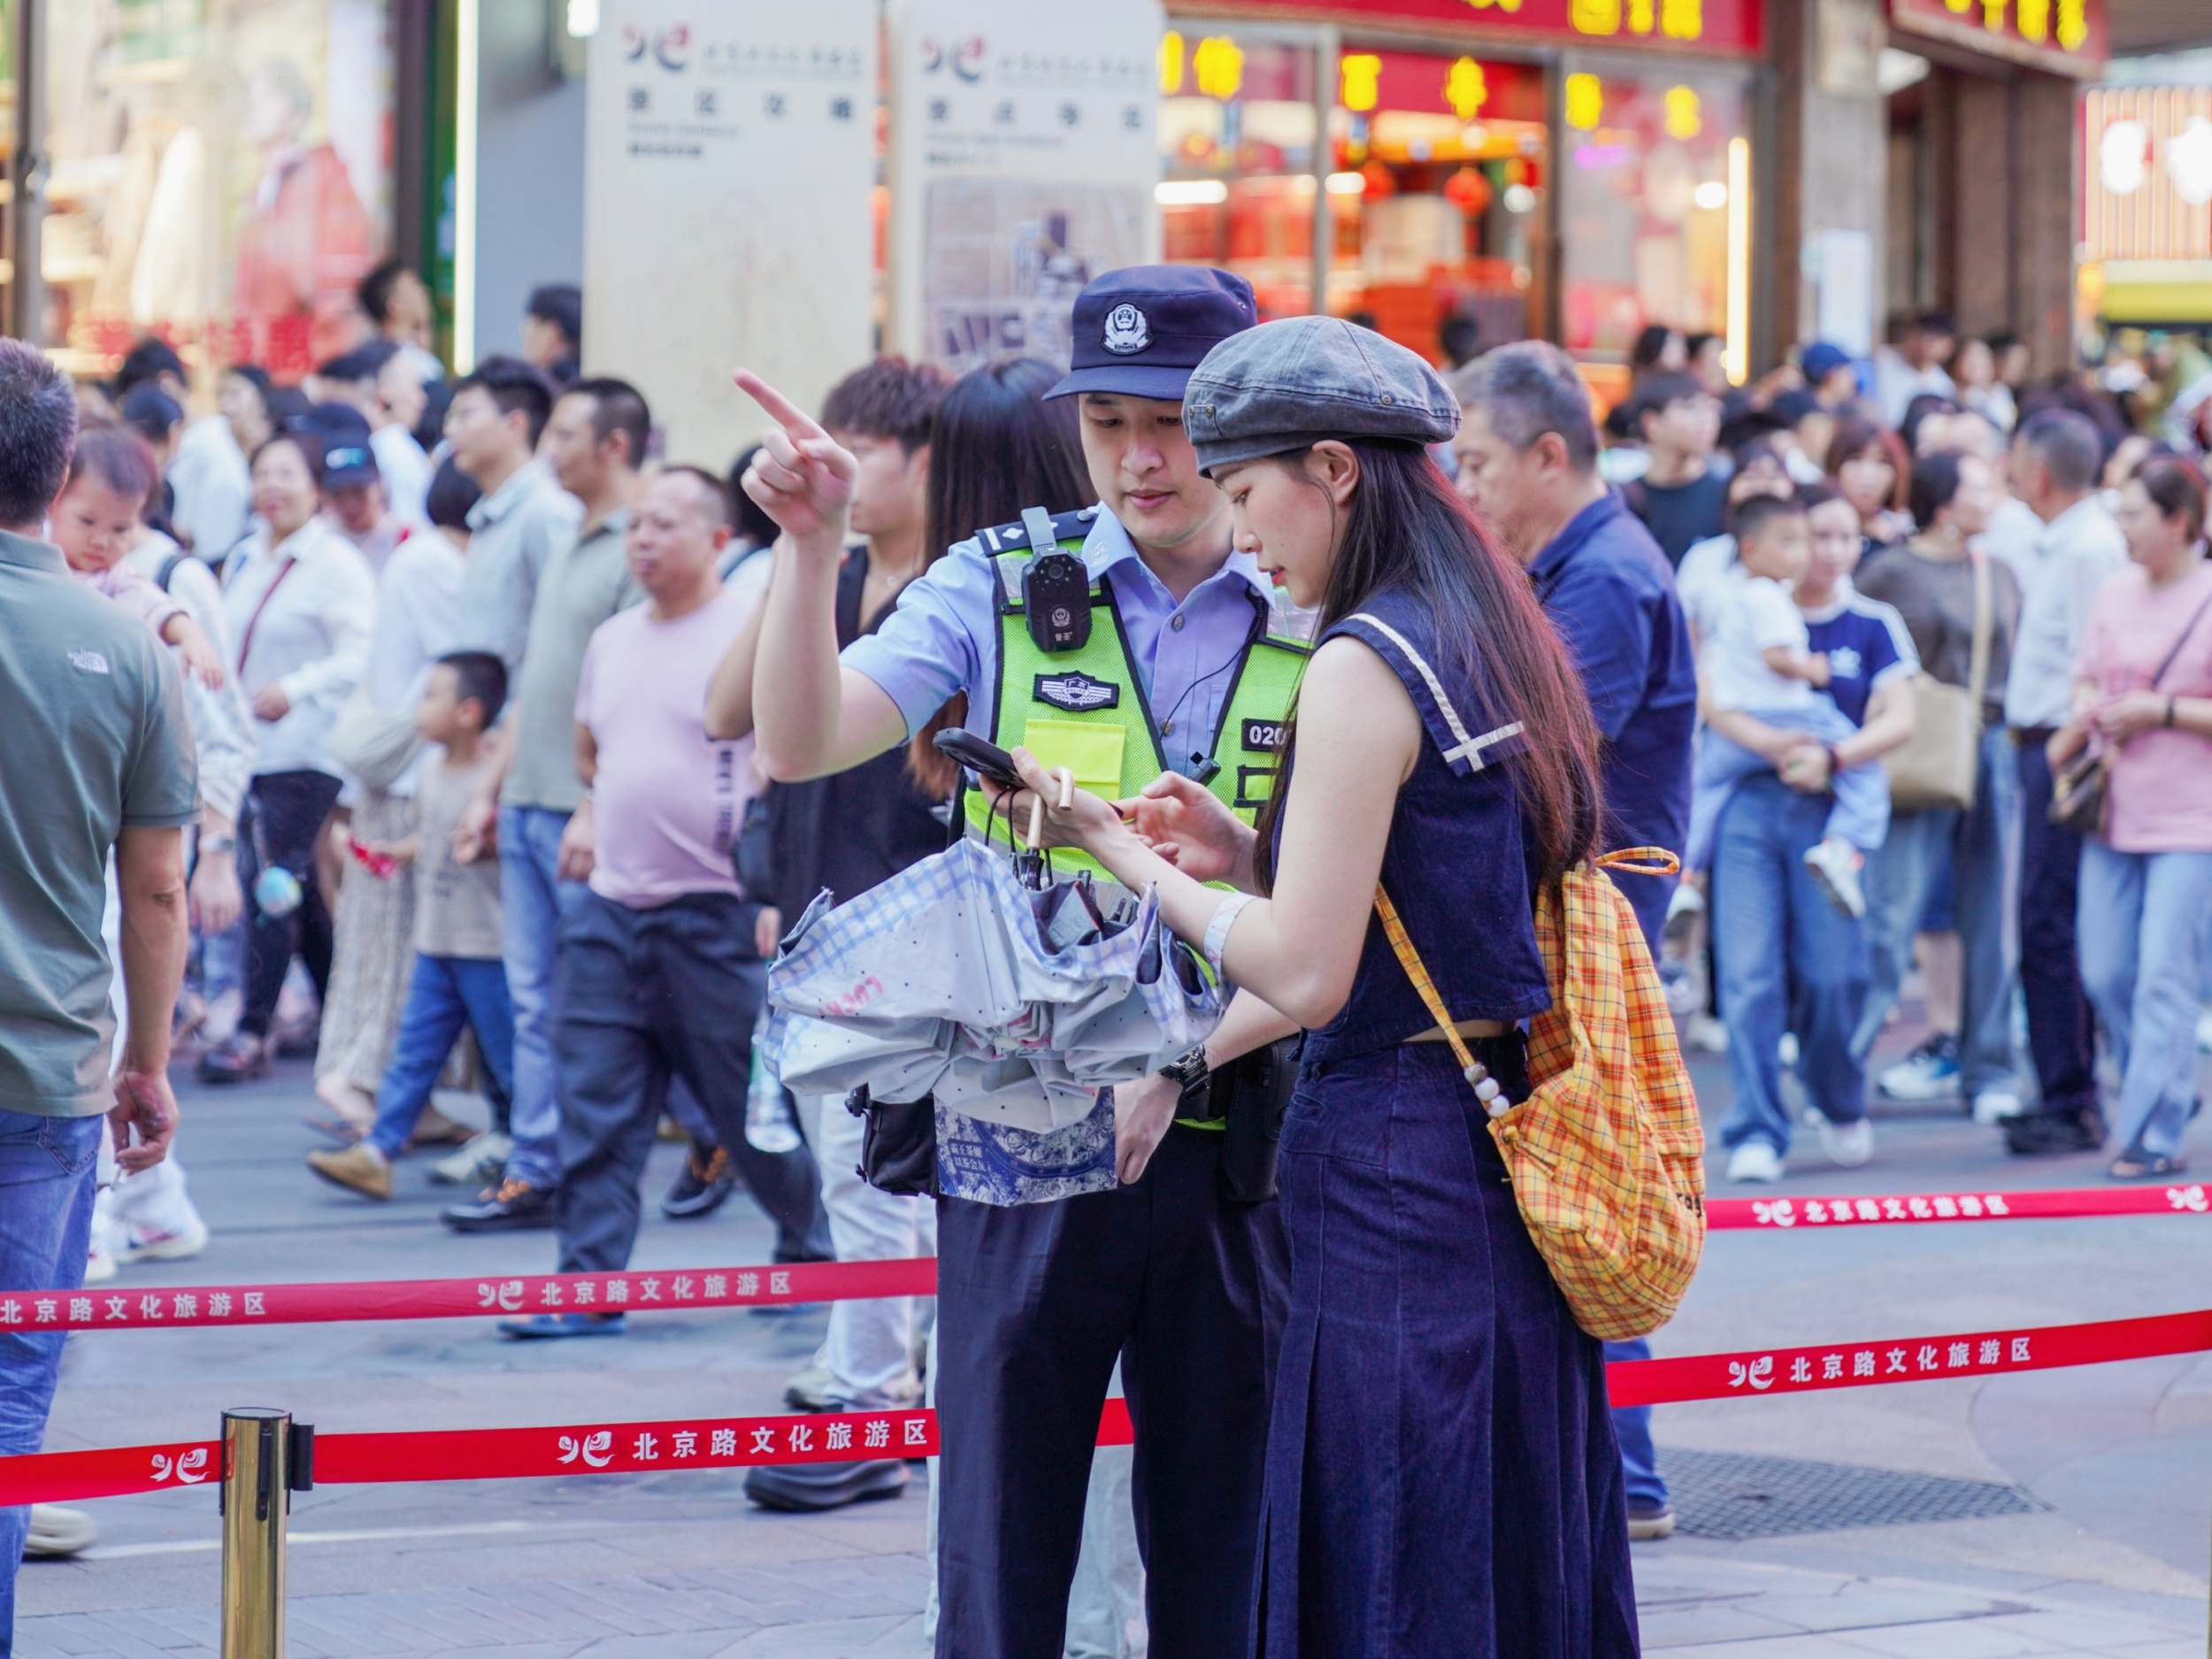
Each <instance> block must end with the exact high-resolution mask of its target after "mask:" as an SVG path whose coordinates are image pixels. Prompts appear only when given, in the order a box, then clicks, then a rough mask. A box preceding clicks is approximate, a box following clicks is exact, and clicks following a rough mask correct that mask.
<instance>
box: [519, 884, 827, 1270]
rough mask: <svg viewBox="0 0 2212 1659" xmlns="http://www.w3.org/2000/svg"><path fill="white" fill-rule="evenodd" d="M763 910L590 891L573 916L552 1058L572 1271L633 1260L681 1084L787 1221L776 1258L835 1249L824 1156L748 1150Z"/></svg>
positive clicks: (708, 899)
mask: <svg viewBox="0 0 2212 1659" xmlns="http://www.w3.org/2000/svg"><path fill="white" fill-rule="evenodd" d="M758 912H759V907H758V906H757V905H754V904H749V903H747V902H744V901H743V900H741V899H739V898H737V897H735V896H734V895H730V894H726V893H695V894H687V895H685V896H683V897H681V898H679V899H675V900H673V901H672V902H669V903H666V904H659V905H655V906H654V907H653V908H652V909H650V910H632V909H630V908H629V907H628V906H627V905H624V904H617V903H616V902H614V901H612V900H611V899H605V898H602V897H601V896H600V895H598V894H596V893H587V894H585V895H583V896H582V897H580V899H578V900H577V902H575V903H574V904H573V905H572V906H570V907H569V909H568V910H567V912H566V913H565V915H564V916H563V917H562V918H561V929H560V958H559V962H558V964H557V967H556V968H555V970H554V978H553V1059H554V1064H555V1067H556V1070H555V1074H554V1075H555V1087H556V1088H557V1092H558V1095H559V1099H560V1105H561V1137H560V1148H561V1196H560V1217H561V1219H560V1237H561V1267H560V1271H562V1272H564V1273H599V1272H609V1271H614V1270H617V1269H619V1268H623V1267H626V1266H628V1265H629V1263H630V1247H631V1246H632V1245H633V1244H634V1243H635V1242H636V1241H637V1229H638V1216H639V1211H640V1210H641V1207H642V1206H641V1202H640V1199H639V1194H638V1183H639V1181H640V1180H641V1179H643V1177H644V1174H645V1159H646V1156H647V1155H648V1154H649V1153H650V1152H651V1151H652V1149H653V1133H654V1131H655V1130H656V1129H657V1127H658V1126H659V1124H660V1118H661V1110H662V1108H663V1107H664V1106H665V1105H666V1104H667V1101H668V1087H669V1081H670V1079H672V1078H677V1077H680V1078H681V1079H683V1080H684V1084H685V1086H686V1087H687V1088H689V1089H690V1091H691V1093H692V1094H693V1096H694V1097H695V1099H696V1100H697V1101H698V1102H699V1104H700V1106H701V1107H702V1108H703V1109H704V1110H705V1112H706V1116H707V1119H708V1121H709V1122H710V1124H711V1125H713V1128H714V1133H715V1138H716V1140H717V1141H718V1143H719V1144H720V1145H722V1146H723V1147H725V1148H728V1151H729V1154H730V1157H731V1160H732V1161H733V1163H734V1164H736V1165H737V1169H738V1172H739V1174H741V1176H742V1177H743V1178H744V1179H745V1181H746V1183H747V1184H748V1185H749V1186H750V1187H751V1188H752V1189H753V1196H754V1197H756V1198H757V1199H758V1200H759V1201H760V1205H761V1208H762V1209H764V1210H766V1211H767V1212H768V1214H769V1215H770V1217H772V1218H773V1219H774V1221H775V1224H776V1252H775V1259H776V1260H777V1261H779V1262H818V1261H828V1260H830V1259H831V1258H832V1257H833V1255H834V1254H835V1252H834V1251H833V1249H832V1248H831V1246H830V1240H829V1217H828V1215H827V1213H826V1211H825V1210H823V1208H822V1197H821V1191H822V1182H821V1176H820V1172H819V1171H818V1170H817V1169H816V1167H815V1164H814V1155H813V1154H812V1153H811V1152H810V1151H808V1150H807V1148H805V1147H803V1146H802V1147H800V1148H798V1149H797V1150H796V1151H794V1152H784V1153H773V1152H763V1151H761V1150H760V1149H759V1148H757V1147H755V1146H754V1145H753V1144H752V1143H751V1142H749V1141H747V1140H746V1139H745V1093H746V1090H747V1088H748V1087H749V1086H750V1084H751V1081H752V1067H753V1020H754V1018H755V1016H756V1015H757V1014H758V1013H759V1011H760V1001H761V997H762V995H764V992H765V990H766V987H767V979H768V971H767V968H766V966H765V964H763V963H762V961H761V959H760V956H759V955H758V953H757V952H756V951H755V950H754V949H753V918H754V917H755V916H756V915H757V914H758Z"/></svg>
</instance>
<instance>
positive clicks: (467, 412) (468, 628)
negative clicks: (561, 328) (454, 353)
mask: <svg viewBox="0 0 2212 1659" xmlns="http://www.w3.org/2000/svg"><path fill="white" fill-rule="evenodd" d="M552 408H553V388H552V385H551V383H550V382H549V381H548V380H546V378H545V376H544V375H542V374H541V373H539V372H538V371H537V370H535V369H534V368H532V367H531V366H530V365H528V364H526V363H523V362H521V361H519V360H518V359H516V358H514V357H487V358H485V359H484V361H483V362H481V363H480V364H478V365H476V369H475V371H474V373H471V374H468V375H465V376H464V377H463V378H462V379H461V380H460V381H459V382H458V383H457V385H456V386H455V387H454V388H453V403H452V405H451V407H450V408H449V409H448V410H447V411H446V418H445V430H446V436H447V438H448V439H449V440H450V441H451V442H452V444H453V464H454V465H455V466H457V467H458V468H459V469H460V470H461V471H462V472H465V473H467V474H468V476H469V477H470V478H471V479H472V480H475V483H476V487H477V488H479V489H480V490H482V491H483V492H484V494H483V498H482V499H481V500H480V501H479V502H478V503H476V505H475V506H473V507H472V508H470V509H469V557H468V564H467V566H466V567H465V570H464V571H463V572H462V576H461V599H460V603H459V604H458V606H457V607H456V611H457V618H458V622H459V626H458V629H457V633H456V634H455V635H454V640H453V649H456V650H459V651H494V652H496V653H497V654H498V656H499V658H500V660H501V661H502V662H503V663H505V664H507V678H508V681H509V683H510V684H512V683H513V682H514V679H515V675H516V672H517V671H518V670H519V669H520V668H521V666H522V659H523V654H524V649H525V648H526V645H527V644H528V642H529V638H530V612H531V610H532V607H533V606H534V604H535V603H536V601H537V595H538V579H539V578H540V577H541V576H542V575H543V574H544V573H545V567H546V564H547V562H548V561H549V559H551V557H553V554H554V552H555V550H556V549H558V548H560V547H562V546H565V544H566V543H567V542H568V541H571V540H572V538H573V537H574V535H575V531H576V503H574V502H572V501H571V500H570V499H569V498H568V497H567V496H566V495H564V494H562V492H561V489H560V488H559V487H558V486H557V485H556V484H555V483H554V481H553V480H552V479H551V478H550V477H549V476H548V474H547V473H546V472H545V470H544V469H543V468H542V467H541V466H539V465H537V462H536V460H535V455H536V451H537V447H538V438H539V435H540V434H541V433H542V432H543V431H544V430H545V422H546V418H547V416H548V415H549V414H550V413H551V412H552Z"/></svg>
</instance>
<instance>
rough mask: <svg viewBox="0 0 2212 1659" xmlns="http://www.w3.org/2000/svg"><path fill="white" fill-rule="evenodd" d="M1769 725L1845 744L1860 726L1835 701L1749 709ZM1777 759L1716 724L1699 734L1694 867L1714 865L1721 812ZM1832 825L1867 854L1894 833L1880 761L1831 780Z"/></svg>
mask: <svg viewBox="0 0 2212 1659" xmlns="http://www.w3.org/2000/svg"><path fill="white" fill-rule="evenodd" d="M1744 712H1745V713H1747V714H1748V715H1749V716H1750V717H1751V718H1753V719H1755V720H1757V721H1759V722H1760V723H1762V724H1763V725H1766V726H1776V727H1778V728H1779V729H1781V730H1783V731H1786V732H1803V733H1806V734H1807V735H1808V736H1809V737H1814V738H1817V739H1818V740H1819V741H1822V742H1824V743H1830V744H1833V743H1840V742H1842V741H1844V739H1846V738H1847V737H1849V736H1850V735H1851V734H1852V733H1854V732H1856V731H1857V730H1858V729H1859V728H1858V727H1857V726H1854V725H1852V724H1851V721H1850V718H1849V717H1847V715H1845V714H1844V713H1843V712H1842V711H1841V710H1839V709H1838V708H1837V707H1836V706H1835V704H1833V703H1828V702H1825V701H1823V702H1819V703H1814V704H1813V705H1812V706H1811V707H1810V708H1809V709H1785V710H1779V711H1775V710H1763V709H1747V710H1744ZM1773 771H1774V763H1773V762H1772V761H1770V760H1769V759H1768V758H1767V757H1765V756H1764V755H1762V754H1759V753H1758V752H1757V751H1755V750H1754V749H1746V748H1745V747H1744V746H1743V745H1742V744H1740V743H1739V742H1737V741H1735V740H1734V739H1733V738H1728V737H1723V736H1722V735H1721V734H1720V733H1718V732H1717V731H1715V730H1714V729H1713V728H1712V727H1711V726H1707V727H1706V728H1705V729H1704V730H1703V731H1701V732H1700V733H1698V736H1697V766H1696V770H1695V772H1694V774H1693V775H1692V778H1691V783H1690V787H1691V791H1692V794H1691V800H1690V846H1689V853H1688V856H1687V857H1686V859H1685V860H1684V862H1685V863H1686V864H1687V865H1688V866H1689V868H1690V869H1692V870H1706V869H1709V868H1710V867H1711V864H1712V858H1713V842H1714V838H1715V836H1716V835H1717V834H1718V833H1719V830H1720V818H1721V814H1722V813H1723V812H1724V811H1726V810H1728V803H1729V802H1730V801H1731V800H1732V798H1733V797H1734V795H1735V792H1736V791H1737V790H1738V789H1740V788H1741V787H1743V785H1744V784H1745V783H1746V782H1747V780H1750V779H1753V778H1761V777H1766V776H1769V775H1770V774H1771V773H1772V772H1773ZM1816 798H1817V799H1819V800H1821V801H1824V802H1825V803H1827V806H1828V812H1827V827H1826V828H1825V829H1824V831H1823V832H1822V833H1823V834H1824V835H1829V836H1834V837H1837V838H1839V839H1840V840H1843V841H1849V842H1850V843H1851V844H1852V845H1853V846H1854V847H1856V848H1857V849H1859V850H1860V851H1861V852H1872V851H1873V850H1874V849H1876V848H1877V847H1879V846H1880V845H1881V844H1882V838H1883V837H1884V836H1885V835H1886V834H1887V833H1888V832H1889V774H1888V773H1887V772H1884V771H1883V770H1882V768H1881V766H1880V764H1878V763H1877V762H1874V761H1862V762H1860V763H1859V764H1857V765H1855V766H1847V767H1845V768H1844V769H1843V770H1842V771H1841V772H1838V773H1837V774H1836V775H1835V777H1834V778H1833V779H1832V780H1830V781H1829V785H1828V790H1827V793H1826V794H1825V795H1820V796H1818V797H1816Z"/></svg>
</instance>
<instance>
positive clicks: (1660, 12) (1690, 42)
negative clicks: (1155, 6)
mask: <svg viewBox="0 0 2212 1659" xmlns="http://www.w3.org/2000/svg"><path fill="white" fill-rule="evenodd" d="M1784 3H1785V4H1792V5H1794V4H1801V0H1784ZM1945 3H1946V0H1935V4H1936V5H1937V6H1938V7H1939V8H1940V7H1941V6H1942V5H1943V4H1945ZM1169 9H1170V10H1171V11H1175V12H1180V11H1184V10H1186V9H1187V10H1189V11H1190V12H1193V13H1194V14H1202V15H1205V16H1240V15H1241V16H1261V17H1273V18H1296V19H1312V20H1315V21H1318V22H1327V23H1336V24H1340V25H1341V26H1343V27H1346V28H1348V29H1349V28H1356V27H1357V26H1358V25H1359V24H1361V23H1372V24H1377V25H1385V26H1391V27H1409V26H1411V27H1422V28H1440V29H1447V30H1452V29H1464V30H1467V31H1468V32H1469V33H1471V34H1475V33H1479V34H1480V35H1485V36H1486V37H1488V38H1490V39H1493V40H1504V39H1509V38H1514V37H1518V38H1521V39H1525V40H1527V41H1529V42H1532V43H1533V42H1544V43H1546V44H1561V43H1571V44H1575V45H1582V46H1656V47H1667V48H1673V49H1676V50H1683V51H1696V52H1723V53H1727V54H1729V55H1731V56H1741V57H1755V56H1757V55H1758V53H1759V52H1760V50H1762V49H1763V46H1764V45H1765V31H1764V28H1763V23H1764V11H1765V8H1764V0H1333V3H1332V4H1304V3H1302V0H1210V3H1209V0H1171V4H1170V7H1169Z"/></svg>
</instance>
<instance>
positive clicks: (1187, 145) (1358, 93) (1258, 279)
mask: <svg viewBox="0 0 2212 1659" xmlns="http://www.w3.org/2000/svg"><path fill="white" fill-rule="evenodd" d="M1317 65H1318V54H1317V51H1316V50H1315V49H1314V48H1313V47H1312V46H1311V45H1310V44H1307V43H1303V42H1282V41H1279V40H1273V39H1266V38H1256V37H1253V36H1251V35H1239V34H1237V33H1236V32H1234V31H1232V30H1229V29H1227V28H1213V27H1207V26H1204V25H1202V24H1200V23H1198V22H1196V21H1191V22H1188V23H1186V24H1184V25H1183V27H1179V28H1178V29H1177V30H1175V31H1173V32H1171V33H1170V34H1169V35H1167V37H1166V39H1165V41H1164V43H1163V45H1162V48H1161V53H1160V87H1161V99H1160V150H1161V164H1162V182H1161V184H1160V187H1159V191H1158V200H1159V203H1160V208H1161V213H1162V218H1163V221H1164V245H1165V248H1166V257H1168V258H1170V259H1173V260H1183V261H1189V262H1192V263H1197V264H1206V265H1221V266H1223V267H1225V268H1226V269H1229V270H1233V271H1236V272H1238V273H1240V274H1241V275H1243V276H1245V277H1247V278H1248V279H1250V280H1251V283H1252V286H1253V288H1254V290H1255V292H1256V294H1257V296H1258V298H1259V302H1260V309H1261V311H1262V314H1263V315H1264V316H1269V317H1279V316H1287V315H1293V314H1296V313H1299V312H1303V311H1310V310H1311V309H1312V306H1313V299H1314V288H1315V281H1316V277H1317V270H1316V262H1315V258H1314V248H1313V236H1314V227H1315V224H1316V221H1317V219H1318V218H1319V217H1320V215H1319V214H1318V213H1317V211H1316V200H1315V198H1316V196H1317V194H1318V195H1320V196H1322V197H1323V198H1324V199H1325V211H1326V214H1327V223H1328V224H1329V226H1330V227H1331V234H1330V237H1329V242H1330V245H1329V247H1328V249H1327V250H1326V252H1327V262H1326V273H1325V282H1326V304H1327V308H1328V310H1329V311H1332V312H1333V313H1335V314H1336V315H1338V316H1347V317H1356V318H1358V319H1361V320H1363V321H1365V322H1369V323H1371V324H1372V325H1373V326H1375V327H1376V328H1378V329H1379V330H1380V331H1381V332H1382V333H1384V334H1387V335H1389V336H1390V337H1391V338H1393V339H1394V340H1398V341H1401V342H1403V343H1405V344H1406V345H1408V346H1410V347H1411V348H1413V349H1415V350H1417V351H1419V352H1421V353H1422V354H1423V355H1424V356H1425V357H1431V358H1434V359H1438V360H1441V359H1442V357H1443V355H1444V353H1443V349H1442V345H1441V342H1440V332H1441V328H1442V326H1443V324H1444V322H1445V320H1446V319H1448V318H1450V317H1452V316H1453V315H1454V314H1455V313H1458V314H1462V315H1463V316H1465V317H1468V318H1470V319H1473V320H1474V321H1475V323H1476V325H1477V327H1478V329H1479V333H1480V336H1481V338H1482V339H1483V340H1484V341H1485V342H1486V343H1489V344H1498V343H1501V342H1504V341H1508V340H1518V339H1521V338H1523V337H1524V336H1525V335H1527V334H1532V333H1540V332H1541V331H1542V328H1543V325H1544V318H1543V316H1542V312H1541V307H1540V296H1541V294H1542V291H1543V284H1542V281H1541V273H1540V266H1541V260H1542V257H1543V245H1544V244H1543V235H1542V229H1541V227H1542V223H1543V215H1542V213H1541V211H1540V209H1541V207H1542V204H1543V192H1544V190H1545V188H1546V187H1547V184H1548V179H1547V176H1546V166H1545V156H1544V152H1545V140H1544V96H1543V79H1542V72H1541V71H1540V70H1538V69H1535V68H1533V67H1531V66H1528V65H1519V64H1510V63H1493V62H1490V61H1488V60H1486V59H1479V58H1472V57H1468V56H1465V55H1455V54H1452V53H1448V52H1436V53H1424V52H1409V51H1397V50H1380V49H1376V50H1370V49H1367V48H1364V47H1362V46H1360V45H1358V44H1357V43H1356V42H1355V43H1353V44H1349V45H1348V46H1346V47H1345V49H1344V50H1343V52H1342V54H1341V55H1340V58H1339V60H1338V74H1337V84H1336V86H1335V87H1334V88H1331V91H1332V92H1333V98H1332V99H1331V100H1330V103H1331V106H1332V107H1331V109H1330V113H1329V119H1328V130H1327V132H1326V133H1325V134H1323V133H1322V132H1321V131H1320V130H1319V120H1318V117H1317V108H1316V104H1317V99H1316V97H1315V96H1314V95H1315V84H1314V83H1315V78H1316V75H1317Z"/></svg>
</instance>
